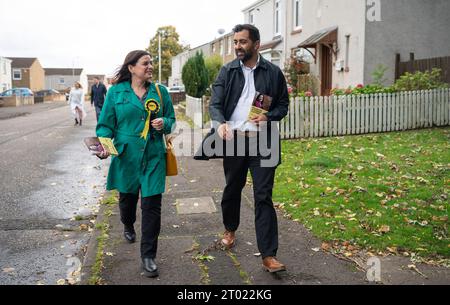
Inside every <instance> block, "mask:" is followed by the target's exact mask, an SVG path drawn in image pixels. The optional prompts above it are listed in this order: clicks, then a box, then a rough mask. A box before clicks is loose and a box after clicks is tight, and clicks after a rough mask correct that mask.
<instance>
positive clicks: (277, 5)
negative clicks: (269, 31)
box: [275, 0, 281, 35]
mask: <svg viewBox="0 0 450 305" xmlns="http://www.w3.org/2000/svg"><path fill="white" fill-rule="evenodd" d="M280 18H281V11H280V0H277V1H276V2H275V35H279V34H280V33H281V29H280Z"/></svg>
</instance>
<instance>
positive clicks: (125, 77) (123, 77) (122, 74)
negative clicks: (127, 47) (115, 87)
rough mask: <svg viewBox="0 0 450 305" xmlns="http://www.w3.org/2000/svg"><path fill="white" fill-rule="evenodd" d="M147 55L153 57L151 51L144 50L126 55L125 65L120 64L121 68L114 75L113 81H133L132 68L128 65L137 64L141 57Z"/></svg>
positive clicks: (118, 82)
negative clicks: (129, 68)
mask: <svg viewBox="0 0 450 305" xmlns="http://www.w3.org/2000/svg"><path fill="white" fill-rule="evenodd" d="M146 55H149V56H150V57H151V55H150V53H148V52H147V51H142V50H135V51H131V52H130V53H128V55H127V57H125V61H124V62H123V65H122V66H120V68H119V69H118V71H117V72H116V74H115V75H114V81H113V83H114V84H120V83H123V82H127V81H131V73H130V70H128V66H129V65H132V66H135V65H136V63H137V62H138V61H139V59H140V58H141V57H143V56H146Z"/></svg>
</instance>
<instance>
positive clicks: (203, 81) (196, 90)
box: [181, 52, 208, 98]
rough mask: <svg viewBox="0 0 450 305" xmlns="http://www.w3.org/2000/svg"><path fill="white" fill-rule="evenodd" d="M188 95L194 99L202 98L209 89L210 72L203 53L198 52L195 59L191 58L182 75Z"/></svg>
mask: <svg viewBox="0 0 450 305" xmlns="http://www.w3.org/2000/svg"><path fill="white" fill-rule="evenodd" d="M181 78H182V79H183V84H184V85H185V87H186V94H187V95H189V96H192V97H196V98H200V97H202V96H203V95H204V94H205V92H206V89H207V88H208V70H207V69H206V66H205V61H204V59H203V53H201V52H200V53H199V52H197V53H196V54H195V56H194V57H192V58H189V59H188V61H187V62H186V64H185V65H184V66H183V70H182V73H181Z"/></svg>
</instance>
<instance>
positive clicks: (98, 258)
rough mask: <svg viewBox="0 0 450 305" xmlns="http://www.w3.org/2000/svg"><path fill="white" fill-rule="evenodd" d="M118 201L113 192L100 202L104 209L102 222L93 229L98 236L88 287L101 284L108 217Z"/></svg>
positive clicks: (116, 195)
mask: <svg viewBox="0 0 450 305" xmlns="http://www.w3.org/2000/svg"><path fill="white" fill-rule="evenodd" d="M118 201H119V200H118V193H117V192H115V191H113V192H111V193H110V194H109V196H108V197H106V198H105V199H103V201H102V202H101V204H102V205H103V206H104V207H105V208H104V210H103V211H104V212H103V221H102V222H101V223H98V224H96V226H95V228H96V229H97V230H99V231H100V234H99V236H98V237H97V252H96V255H95V263H94V265H93V266H92V269H91V276H90V277H89V280H88V284H89V285H101V284H103V279H102V277H101V274H102V270H103V268H104V265H103V260H104V256H105V248H106V245H107V242H108V239H109V217H111V215H113V210H112V209H113V206H114V205H116V204H117V203H118Z"/></svg>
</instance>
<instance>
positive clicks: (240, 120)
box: [228, 55, 260, 131]
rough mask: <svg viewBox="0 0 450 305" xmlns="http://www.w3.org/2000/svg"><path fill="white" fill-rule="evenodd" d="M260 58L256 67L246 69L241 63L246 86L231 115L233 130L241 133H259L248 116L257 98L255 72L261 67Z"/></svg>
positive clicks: (230, 123)
mask: <svg viewBox="0 0 450 305" xmlns="http://www.w3.org/2000/svg"><path fill="white" fill-rule="evenodd" d="M259 59H260V56H259V55H258V61H257V62H256V65H255V67H253V68H249V67H246V66H245V65H244V64H243V63H242V61H241V68H242V72H243V73H244V78H245V85H244V89H243V90H242V94H241V97H240V98H239V102H238V104H237V105H236V109H234V112H233V114H232V115H231V118H230V122H228V123H229V125H230V126H231V129H232V130H240V131H258V127H257V126H256V125H255V124H253V123H251V122H249V121H248V115H249V113H250V108H251V107H252V103H253V99H254V98H255V94H256V89H255V74H254V72H255V70H256V68H257V67H258V65H259Z"/></svg>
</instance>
